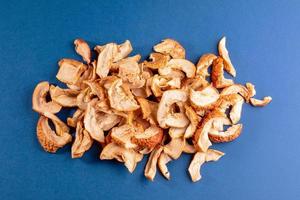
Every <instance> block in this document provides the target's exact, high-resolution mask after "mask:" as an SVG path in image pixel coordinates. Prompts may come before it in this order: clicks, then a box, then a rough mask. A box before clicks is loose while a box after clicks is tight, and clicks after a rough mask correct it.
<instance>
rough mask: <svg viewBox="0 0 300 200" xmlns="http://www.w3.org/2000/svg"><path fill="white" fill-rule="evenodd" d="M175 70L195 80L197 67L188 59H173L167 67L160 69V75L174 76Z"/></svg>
mask: <svg viewBox="0 0 300 200" xmlns="http://www.w3.org/2000/svg"><path fill="white" fill-rule="evenodd" d="M174 70H180V71H183V72H184V73H185V74H186V77H188V78H193V77H194V76H195V72H196V67H195V65H194V64H193V63H192V62H190V61H188V60H186V59H171V60H170V61H169V62H168V63H167V65H166V66H164V67H160V68H159V69H158V72H159V74H160V75H165V76H167V75H169V76H172V72H173V71H174Z"/></svg>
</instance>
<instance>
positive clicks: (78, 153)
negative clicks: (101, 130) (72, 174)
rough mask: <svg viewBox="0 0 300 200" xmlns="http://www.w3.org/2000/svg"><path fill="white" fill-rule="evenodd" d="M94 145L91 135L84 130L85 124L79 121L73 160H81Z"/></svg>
mask: <svg viewBox="0 0 300 200" xmlns="http://www.w3.org/2000/svg"><path fill="white" fill-rule="evenodd" d="M92 144H93V140H92V138H91V137H90V134H89V133H88V132H87V131H86V130H84V128H83V123H82V122H81V121H79V122H78V123H77V126H76V134H75V140H74V143H73V145H72V149H71V154H72V158H80V157H82V156H83V154H84V152H86V151H88V150H89V149H90V148H91V146H92Z"/></svg>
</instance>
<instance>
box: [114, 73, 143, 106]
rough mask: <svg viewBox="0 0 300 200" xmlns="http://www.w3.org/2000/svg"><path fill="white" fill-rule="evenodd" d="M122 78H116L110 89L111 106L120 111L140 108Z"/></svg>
mask: <svg viewBox="0 0 300 200" xmlns="http://www.w3.org/2000/svg"><path fill="white" fill-rule="evenodd" d="M122 83H123V82H122V79H116V80H115V81H114V82H113V83H112V84H111V86H110V88H109V89H108V99H109V102H110V106H111V107H112V108H114V109H116V110H118V111H134V110H137V109H138V108H140V106H139V105H138V104H137V102H136V100H135V99H134V96H133V95H132V93H131V92H130V90H129V89H126V88H124V87H123V86H122Z"/></svg>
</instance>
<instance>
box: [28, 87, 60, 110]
mask: <svg viewBox="0 0 300 200" xmlns="http://www.w3.org/2000/svg"><path fill="white" fill-rule="evenodd" d="M49 89H50V87H49V83H48V82H46V81H44V82H40V83H39V84H37V86H36V87H35V89H34V91H33V94H32V109H33V110H34V111H36V112H38V113H41V114H43V113H45V112H50V113H58V112H59V111H60V109H61V106H60V105H59V104H58V103H56V102H54V101H49V102H47V99H46V96H47V94H48V93H49Z"/></svg>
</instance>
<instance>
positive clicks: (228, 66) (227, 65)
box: [218, 37, 236, 77]
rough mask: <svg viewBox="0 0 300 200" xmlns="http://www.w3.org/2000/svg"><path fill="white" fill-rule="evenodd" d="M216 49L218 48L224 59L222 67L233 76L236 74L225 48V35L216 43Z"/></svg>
mask: <svg viewBox="0 0 300 200" xmlns="http://www.w3.org/2000/svg"><path fill="white" fill-rule="evenodd" d="M218 50H219V54H220V56H221V57H222V58H223V59H224V64H225V65H224V68H225V70H226V71H227V72H228V73H229V74H231V75H232V76H233V77H235V76H236V71H235V68H234V66H233V65H232V63H231V60H230V58H229V54H228V51H227V48H226V37H223V38H222V39H221V40H220V42H219V45H218Z"/></svg>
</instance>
